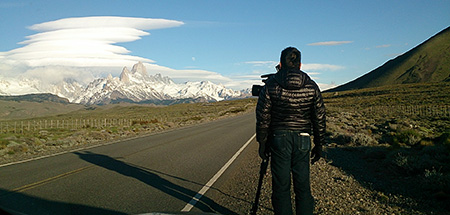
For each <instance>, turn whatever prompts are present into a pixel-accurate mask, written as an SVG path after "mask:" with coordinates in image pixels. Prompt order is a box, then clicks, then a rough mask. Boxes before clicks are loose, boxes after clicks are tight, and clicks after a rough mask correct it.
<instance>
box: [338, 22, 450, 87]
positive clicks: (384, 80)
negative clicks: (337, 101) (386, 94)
mask: <svg viewBox="0 0 450 215" xmlns="http://www.w3.org/2000/svg"><path fill="white" fill-rule="evenodd" d="M442 81H450V27H447V28H446V29H444V30H443V31H441V32H439V33H438V34H436V35H434V36H433V37H431V38H430V39H428V40H426V41H425V42H423V43H422V44H420V45H418V46H416V47H415V48H413V49H411V50H410V51H408V52H406V53H404V54H402V55H400V56H398V57H396V58H395V59H393V60H389V61H388V62H386V63H385V64H383V65H382V66H380V67H378V68H377V69H375V70H373V71H371V72H369V73H367V74H365V75H363V76H361V77H359V78H357V79H355V80H353V81H351V82H349V83H347V84H344V85H341V86H338V87H336V88H334V89H331V90H329V91H330V92H335V91H344V90H352V89H363V88H370V87H379V86H386V85H394V84H410V83H429V82H442Z"/></svg>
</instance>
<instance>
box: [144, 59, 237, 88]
mask: <svg viewBox="0 0 450 215" xmlns="http://www.w3.org/2000/svg"><path fill="white" fill-rule="evenodd" d="M144 65H145V67H146V68H147V71H148V72H149V73H150V74H156V73H161V74H162V75H164V76H169V77H170V78H171V79H173V80H174V81H175V82H185V81H205V80H208V81H211V82H215V83H223V84H224V83H227V82H232V81H233V80H232V79H231V78H228V77H225V76H223V75H221V74H219V73H216V72H211V71H206V70H199V69H185V70H176V69H172V68H169V67H165V66H160V65H156V64H150V63H144Z"/></svg>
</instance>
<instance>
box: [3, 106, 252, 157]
mask: <svg viewBox="0 0 450 215" xmlns="http://www.w3.org/2000/svg"><path fill="white" fill-rule="evenodd" d="M22 103H23V102H22ZM23 104H25V103H23ZM255 104H256V99H243V100H234V101H222V102H215V103H195V104H177V105H170V106H154V105H130V104H128V105H124V104H118V105H108V106H95V107H86V108H82V109H78V110H75V111H72V112H69V113H62V114H57V115H53V116H43V117H34V118H27V119H20V120H17V119H15V120H6V121H5V120H4V121H0V163H5V162H8V161H12V160H20V159H25V158H29V157H33V156H39V155H44V154H49V153H55V152H59V151H65V150H71V149H75V148H79V147H86V146H90V145H94V144H99V143H102V142H106V141H112V140H117V139H120V138H126V137H132V136H137V135H144V134H148V133H152V132H158V131H162V130H166V129H173V128H178V127H182V126H188V125H193V124H197V123H202V122H208V121H212V120H216V119H220V118H223V117H228V116H233V115H236V114H242V113H245V112H248V111H252V110H254V107H255ZM25 105H28V103H26V104H25ZM35 107H36V106H35ZM23 109H26V108H23Z"/></svg>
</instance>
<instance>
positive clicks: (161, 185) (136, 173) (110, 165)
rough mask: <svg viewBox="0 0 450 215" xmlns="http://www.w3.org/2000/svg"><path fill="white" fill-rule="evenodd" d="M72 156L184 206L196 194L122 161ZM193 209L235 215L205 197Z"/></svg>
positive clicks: (84, 155)
mask: <svg viewBox="0 0 450 215" xmlns="http://www.w3.org/2000/svg"><path fill="white" fill-rule="evenodd" d="M74 154H76V155H78V156H79V157H80V158H81V159H83V160H85V161H87V162H89V163H92V164H95V165H97V166H100V167H103V168H105V169H108V170H111V171H115V172H117V173H119V174H122V175H125V176H128V177H132V178H135V179H137V180H140V181H141V182H143V183H145V184H147V185H149V186H152V187H154V188H156V189H158V190H160V191H162V192H164V193H166V194H168V195H170V196H172V197H175V198H177V199H179V200H181V201H184V202H186V204H187V203H188V202H190V201H191V199H192V197H193V196H195V195H196V194H197V192H194V191H192V190H190V189H187V188H185V187H182V186H179V185H177V184H174V183H172V182H170V181H168V180H166V179H164V178H161V177H160V176H159V175H157V174H155V173H152V172H150V171H147V170H145V169H143V168H139V167H136V166H133V165H131V164H127V163H125V162H123V161H120V160H117V159H114V158H112V157H109V156H106V155H101V154H95V153H92V152H74ZM183 180H185V179H183ZM194 207H195V208H198V209H200V210H202V211H203V212H213V213H219V214H236V213H235V212H233V211H231V210H229V209H228V208H226V207H223V206H221V205H219V204H217V203H215V202H214V201H213V200H211V199H209V198H207V197H206V196H202V197H201V198H200V201H199V202H197V204H196V205H194Z"/></svg>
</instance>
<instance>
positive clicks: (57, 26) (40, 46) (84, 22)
mask: <svg viewBox="0 0 450 215" xmlns="http://www.w3.org/2000/svg"><path fill="white" fill-rule="evenodd" d="M183 24H184V23H183V22H180V21H174V20H166V19H150V18H130V17H80V18H66V19H60V20H56V21H51V22H45V23H40V24H35V25H33V26H31V27H29V28H30V29H31V30H35V31H38V32H39V33H37V34H34V35H31V36H28V37H27V40H25V41H23V42H21V43H20V44H23V45H24V46H23V47H21V48H18V49H14V50H11V51H9V52H4V53H0V59H3V60H7V61H8V62H9V63H20V64H25V65H27V66H29V67H44V66H70V67H104V66H108V67H114V66H120V67H122V66H124V65H132V64H134V63H136V62H137V61H142V62H148V63H151V62H153V61H152V60H149V59H145V58H142V57H137V56H132V55H129V53H130V51H129V50H127V49H126V48H124V47H122V46H118V45H115V44H117V43H124V42H132V41H135V40H139V39H141V37H142V36H146V35H149V33H148V32H146V31H145V30H153V29H161V28H171V27H177V26H180V25H183Z"/></svg>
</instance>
